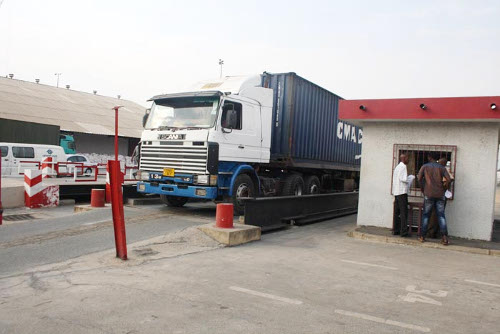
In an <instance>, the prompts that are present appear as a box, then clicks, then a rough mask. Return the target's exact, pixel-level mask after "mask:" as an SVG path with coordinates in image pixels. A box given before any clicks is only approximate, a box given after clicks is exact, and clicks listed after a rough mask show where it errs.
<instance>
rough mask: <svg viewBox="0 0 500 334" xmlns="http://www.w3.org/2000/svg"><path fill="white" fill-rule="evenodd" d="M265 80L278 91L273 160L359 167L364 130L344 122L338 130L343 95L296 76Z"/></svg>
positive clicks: (268, 85) (290, 74) (270, 76)
mask: <svg viewBox="0 0 500 334" xmlns="http://www.w3.org/2000/svg"><path fill="white" fill-rule="evenodd" d="M262 80H263V82H262V85H263V86H264V87H269V88H273V90H274V108H273V127H272V140H271V157H272V159H273V160H280V161H288V163H290V164H291V165H304V164H307V165H311V167H312V165H318V167H319V166H323V167H326V166H330V167H335V168H337V167H341V168H342V167H345V168H359V165H360V159H355V157H356V156H357V155H360V154H361V144H360V143H358V141H359V139H360V138H362V132H360V131H361V130H362V129H361V128H358V127H354V126H353V125H350V124H346V123H344V122H341V124H340V128H341V129H339V128H338V126H339V122H338V104H339V100H340V99H341V98H340V97H339V96H337V95H335V94H333V93H331V92H329V91H327V90H326V89H323V88H321V87H319V86H318V85H315V84H313V83H312V82H310V81H307V80H305V79H304V78H301V77H300V76H298V75H296V74H295V73H280V74H270V73H264V75H263V79H262ZM339 136H340V137H341V138H339ZM323 167H322V168H323Z"/></svg>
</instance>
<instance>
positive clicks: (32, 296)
mask: <svg viewBox="0 0 500 334" xmlns="http://www.w3.org/2000/svg"><path fill="white" fill-rule="evenodd" d="M354 222H355V216H349V217H344V218H339V219H335V220H332V221H328V222H323V223H319V224H314V225H309V226H303V227H295V228H291V229H289V230H284V231H279V232H274V233H268V234H265V235H264V236H263V238H262V241H261V242H257V243H250V244H247V245H243V246H239V247H233V248H220V247H218V246H217V245H216V244H213V243H211V242H210V240H207V239H206V238H205V239H204V237H201V236H199V235H196V233H195V232H189V233H188V230H189V229H188V230H184V232H176V233H177V234H178V233H187V234H186V235H184V236H179V235H177V237H175V236H173V237H171V239H170V241H166V242H163V243H162V242H157V241H156V242H155V241H143V243H145V244H143V245H142V246H140V245H139V246H137V247H138V249H142V250H143V252H142V253H140V252H139V253H138V252H135V251H132V252H130V253H131V261H128V262H121V261H119V260H115V259H113V258H112V256H113V251H108V252H107V253H106V252H103V253H97V254H90V255H86V256H83V257H80V258H77V259H73V260H71V261H66V262H62V263H59V264H53V265H50V266H44V267H40V268H37V269H34V270H31V271H30V272H27V273H25V274H21V275H11V276H9V277H3V278H1V279H0V291H1V292H0V328H1V329H0V333H13V332H19V333H21V332H22V333H24V332H35V331H36V332H37V333H427V332H431V333H497V332H498V328H499V326H500V320H499V317H498V314H499V311H500V280H499V277H500V266H499V264H500V259H499V258H496V257H487V256H482V255H474V254H466V253H459V252H454V251H447V252H443V251H440V250H435V249H427V248H417V247H412V246H402V245H392V244H381V243H371V242H366V241H360V240H356V239H352V238H348V237H347V236H346V233H347V232H348V231H349V230H350V229H352V228H353V227H354ZM194 230H195V229H194ZM190 233H194V234H190ZM200 240H202V241H200ZM148 243H149V244H150V246H148ZM151 244H155V245H154V246H151ZM181 245H182V247H183V248H182V250H179V248H175V247H180V246H181ZM201 245H205V246H201ZM160 246H161V247H164V248H161V249H157V248H154V247H160ZM132 248H133V247H132ZM134 254H135V255H134ZM139 254H141V255H139Z"/></svg>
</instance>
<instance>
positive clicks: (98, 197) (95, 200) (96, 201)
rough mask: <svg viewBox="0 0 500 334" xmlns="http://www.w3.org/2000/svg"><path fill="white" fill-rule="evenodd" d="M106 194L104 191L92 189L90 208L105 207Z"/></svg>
mask: <svg viewBox="0 0 500 334" xmlns="http://www.w3.org/2000/svg"><path fill="white" fill-rule="evenodd" d="M105 194H106V192H105V190H104V189H92V191H91V193H90V206H91V207H93V208H102V207H104V195H105Z"/></svg>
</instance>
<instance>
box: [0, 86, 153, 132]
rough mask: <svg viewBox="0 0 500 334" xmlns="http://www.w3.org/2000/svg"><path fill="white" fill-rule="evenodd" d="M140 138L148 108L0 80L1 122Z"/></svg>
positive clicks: (53, 88) (125, 101) (67, 90)
mask: <svg viewBox="0 0 500 334" xmlns="http://www.w3.org/2000/svg"><path fill="white" fill-rule="evenodd" d="M117 105H120V106H123V108H120V117H119V121H120V122H119V132H118V134H119V135H120V136H123V137H132V138H140V136H141V132H142V117H143V115H144V110H145V108H144V107H143V106H141V105H139V104H137V103H135V102H132V101H127V100H122V99H118V98H112V97H107V96H101V95H94V94H92V93H84V92H79V91H74V90H71V89H65V88H56V87H53V86H48V85H42V84H36V83H33V82H28V81H22V80H15V79H8V78H0V118H4V119H11V120H18V121H27V122H35V123H42V124H50V125H58V126H59V127H60V128H61V130H63V131H70V132H81V133H88V134H99V135H114V133H115V130H114V126H115V125H114V124H115V123H114V111H113V110H112V108H113V107H114V106H117Z"/></svg>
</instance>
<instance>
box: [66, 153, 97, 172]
mask: <svg viewBox="0 0 500 334" xmlns="http://www.w3.org/2000/svg"><path fill="white" fill-rule="evenodd" d="M66 161H68V162H81V163H83V166H93V165H94V164H93V163H91V162H90V160H89V158H88V157H87V156H85V155H83V154H68V155H67V159H66ZM71 170H72V168H71ZM83 173H84V174H92V168H90V167H88V168H84V170H83Z"/></svg>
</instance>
